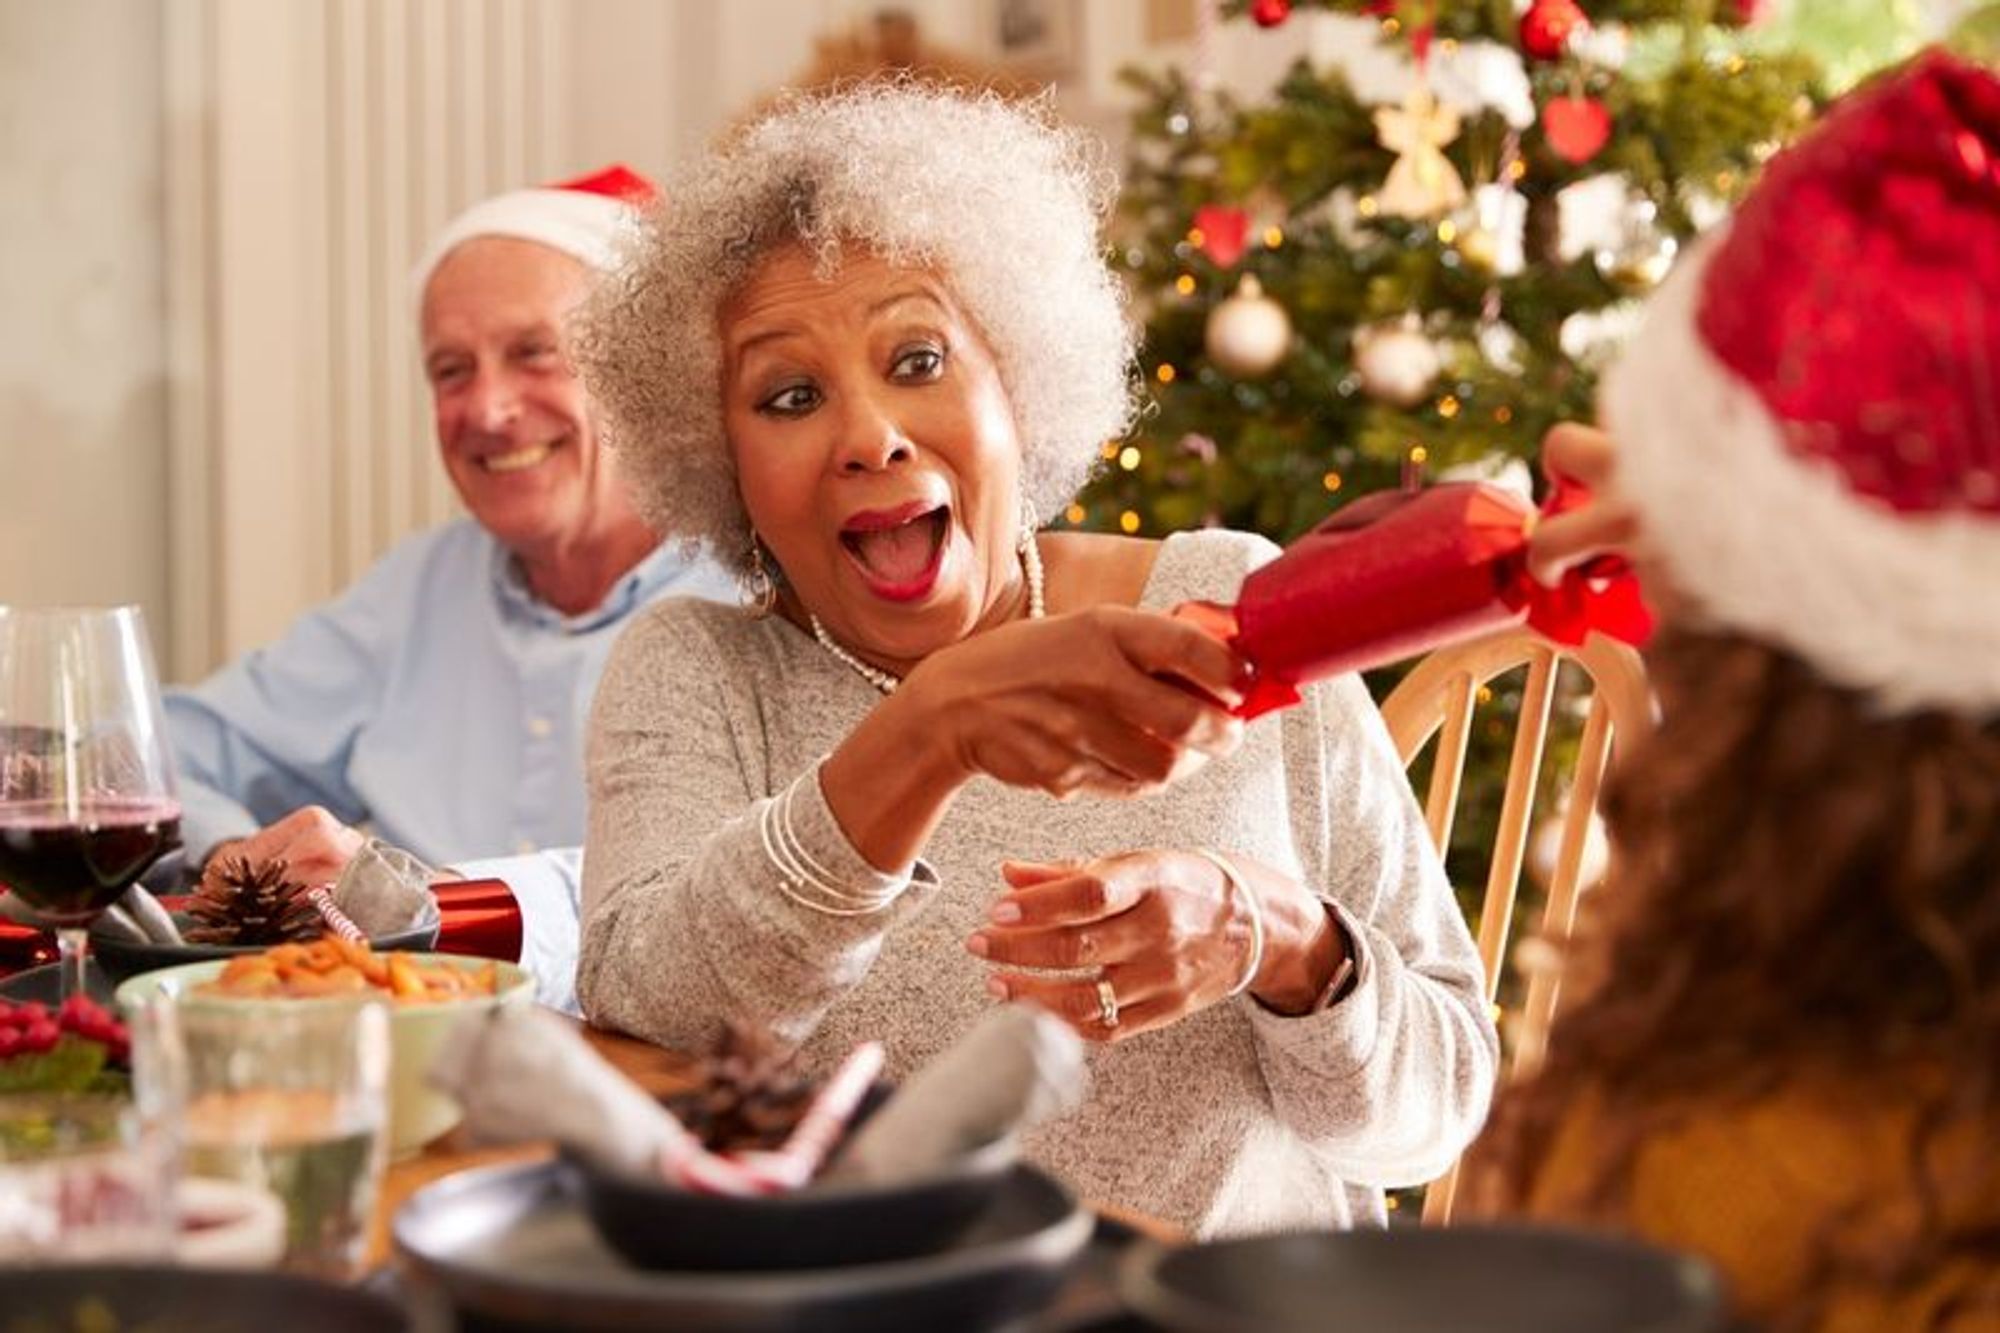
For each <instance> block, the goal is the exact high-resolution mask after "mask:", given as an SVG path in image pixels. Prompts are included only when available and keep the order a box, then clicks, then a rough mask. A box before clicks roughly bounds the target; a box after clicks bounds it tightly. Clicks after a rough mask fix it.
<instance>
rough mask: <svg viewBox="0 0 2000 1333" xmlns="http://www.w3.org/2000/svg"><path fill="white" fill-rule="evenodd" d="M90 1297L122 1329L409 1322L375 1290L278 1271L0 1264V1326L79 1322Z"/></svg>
mask: <svg viewBox="0 0 2000 1333" xmlns="http://www.w3.org/2000/svg"><path fill="white" fill-rule="evenodd" d="M92 1300H94V1301H98V1302H101V1303H103V1304H104V1305H107V1306H109V1307H110V1309H111V1311H112V1313H113V1314H114V1315H115V1316H116V1322H117V1327H119V1328H124V1329H150V1328H161V1329H168V1328H174V1329H200V1330H201V1333H270V1331H271V1330H272V1329H283V1330H284V1333H405V1330H407V1329H408V1328H409V1326H410V1322H409V1318H408V1316H407V1315H405V1314H404V1313H403V1311H402V1309H401V1307H400V1306H398V1305H396V1304H395V1303H393V1302H391V1301H389V1300H386V1299H384V1298H383V1297H381V1296H378V1295H375V1294H373V1293H371V1292H366V1291H360V1290H356V1289H354V1288H350V1287H336V1286H334V1285H332V1284H331V1283H326V1282H316V1281H314V1280H312V1279H311V1278H304V1277H290V1276H287V1275H285V1274H282V1273H253V1272H240V1271H234V1270H225V1269H214V1268H151V1267H137V1266H125V1265H97V1264H92V1265H87V1266H83V1267H73V1268H72V1267H58V1268H19V1269H6V1268H0V1311H4V1312H5V1325H4V1326H5V1327H8V1328H15V1327H33V1328H44V1327H53V1328H63V1329H67V1328H73V1327H80V1326H81V1325H79V1324H78V1323H77V1322H76V1308H77V1306H78V1305H79V1304H81V1303H83V1302H85V1301H92ZM91 1327H95V1325H91Z"/></svg>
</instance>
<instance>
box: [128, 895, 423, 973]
mask: <svg viewBox="0 0 2000 1333" xmlns="http://www.w3.org/2000/svg"><path fill="white" fill-rule="evenodd" d="M174 924H175V925H177V926H179V927H180V928H181V929H182V930H188V929H190V928H192V927H193V926H194V924H195V920H194V918H193V917H191V916H189V915H188V914H187V913H186V912H175V913H174ZM437 937H438V916H437V913H436V912H431V913H430V918H429V920H427V921H425V922H424V923H423V924H422V925H419V926H411V927H410V928H409V929H407V930H392V931H387V932H385V933H383V934H380V935H371V936H369V938H368V943H369V946H370V947H371V948H373V949H374V950H375V952H377V953H389V952H391V951H392V950H408V951H412V952H415V953H427V952H429V950H430V948H431V946H432V945H434V944H436V943H437ZM270 947H271V946H270V945H268V944H159V943H154V942H152V941H141V940H128V939H124V938H122V937H120V936H116V935H99V934H93V935H91V937H90V954H91V957H92V958H94V959H95V960H96V961H97V962H98V963H99V964H101V965H102V966H103V968H104V971H105V973H106V974H107V975H109V976H110V978H111V980H112V982H113V984H114V985H115V984H116V983H117V982H120V981H124V980H126V979H127V978H128V977H136V976H138V975H139V974H140V973H142V972H157V971H159V970H160V969H161V968H163V967H179V966H180V965H181V964H182V963H205V962H207V961H208V960H210V959H212V958H234V957H236V956H237V955H239V954H252V953H262V952H264V950H266V949H268V948H270Z"/></svg>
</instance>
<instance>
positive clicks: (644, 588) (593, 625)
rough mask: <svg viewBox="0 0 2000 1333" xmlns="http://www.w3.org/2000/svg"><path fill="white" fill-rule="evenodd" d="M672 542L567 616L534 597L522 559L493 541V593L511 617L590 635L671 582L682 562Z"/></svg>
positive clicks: (550, 627)
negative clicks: (592, 603) (594, 602)
mask: <svg viewBox="0 0 2000 1333" xmlns="http://www.w3.org/2000/svg"><path fill="white" fill-rule="evenodd" d="M669 545H670V543H667V542H661V543H660V544H659V545H658V546H655V547H654V548H653V549H652V550H651V551H649V552H647V554H646V558H645V559H643V560H641V561H640V562H639V563H638V564H636V565H634V566H632V568H630V569H628V570H626V571H625V573H624V575H623V576H622V577H620V578H619V580H618V581H617V582H616V583H614V584H612V585H611V591H609V592H607V593H605V594H604V600H603V601H601V602H599V603H598V604H597V605H596V606H593V607H592V608H590V609H589V610H588V611H580V612H578V613H577V614H576V615H573V616H571V615H564V614H563V613H562V612H561V611H558V610H557V609H556V608H555V607H553V606H550V605H549V604H548V603H547V602H544V601H543V600H542V599H541V598H539V597H537V596H535V594H534V590H533V589H531V588H529V587H528V578H527V575H526V574H524V573H522V571H521V562H520V561H518V560H516V559H515V558H514V553H513V552H511V551H509V550H508V549H507V548H506V547H504V546H502V545H501V544H500V543H499V542H497V541H496V542H494V543H493V560H492V574H493V587H494V592H495V594H496V595H497V596H498V598H499V600H500V609H501V611H502V613H503V614H505V615H506V616H507V617H508V618H509V619H513V620H519V621H523V622H525V623H528V624H531V625H535V626H537V627H539V628H542V629H553V630H560V631H562V632H563V633H565V634H588V633H589V632H590V631H592V630H594V629H600V628H602V627H603V626H605V625H609V624H612V623H614V622H616V621H618V620H620V619H622V618H624V617H625V616H626V615H629V614H630V613H631V612H632V611H633V610H634V609H635V608H637V607H638V606H639V605H641V604H642V603H644V602H645V601H647V600H648V599H650V598H651V596H652V594H653V593H654V592H656V591H657V590H659V589H660V588H662V587H664V586H665V585H666V584H667V583H669V582H670V581H671V580H672V579H673V576H674V574H675V573H676V572H677V571H678V569H679V566H680V562H679V561H678V560H677V559H676V558H675V556H674V554H673V553H672V552H671V551H670V550H668V549H667V548H668V546H669Z"/></svg>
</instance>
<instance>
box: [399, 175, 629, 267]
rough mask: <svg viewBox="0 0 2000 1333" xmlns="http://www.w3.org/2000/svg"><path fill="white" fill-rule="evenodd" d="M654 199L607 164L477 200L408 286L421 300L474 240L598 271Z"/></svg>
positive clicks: (436, 243)
mask: <svg viewBox="0 0 2000 1333" xmlns="http://www.w3.org/2000/svg"><path fill="white" fill-rule="evenodd" d="M658 198H659V190H658V188H657V187H656V186H655V185H654V184H653V182H651V181H649V180H647V179H646V178H645V177H644V176H641V175H640V174H639V173H638V172H636V171H633V170H632V169H631V168H630V167H627V166H624V165H622V164H613V165H612V166H608V167H605V168H604V169H603V170H602V171H594V172H592V173H590V174H589V175H587V176H578V177H577V178H576V179H575V180H567V181H558V182H557V183H555V184H554V185H539V186H535V187H533V188H531V189H526V190H512V191H509V192H508V193H506V194H500V195H495V196H494V197H492V198H491V199H482V200H480V201H479V202H478V203H476V204H474V205H473V206H472V207H470V208H468V209H466V210H465V211H464V212H463V213H460V214H459V215H458V216H457V217H455V218H453V219H452V220H451V221H450V222H447V223H446V224H445V225H444V230H443V231H440V232H439V233H438V235H437V238H436V239H435V240H433V241H432V242H431V244H430V248H429V249H428V250H426V251H424V257H423V258H422V259H420V260H418V261H417V266H416V267H415V268H414V269H413V270H411V274H410V276H411V278H412V280H413V281H412V284H411V285H412V286H413V287H414V288H415V290H416V293H417V298H418V299H419V300H422V299H423V291H424V284H426V283H428V282H429V281H430V278H431V274H432V273H433V272H435V271H436V269H437V266H438V265H439V264H441V263H443V262H444V257H445V256H446V255H448V254H450V253H451V252H452V250H453V249H454V248H456V247H457V246H459V245H461V244H463V243H464V242H466V241H469V240H471V239H472V238H474V237H475V236H511V237H514V238H516V239H518V240H523V241H535V242H538V243H540V244H542V245H546V246H548V247H549V248H550V249H552V250H560V251H562V252H563V253H564V254H566V255H571V256H574V257H575V258H577V259H580V260H582V261H583V262H584V263H585V264H586V265H588V266H589V267H590V268H592V269H594V270H597V271H599V272H602V271H604V270H606V269H609V268H610V267H611V265H612V263H613V261H614V260H615V259H616V257H617V254H618V245H619V242H620V241H621V239H623V237H624V236H625V234H626V230H627V229H628V228H629V227H631V226H632V224H633V222H634V221H635V220H636V218H637V217H638V214H639V213H640V212H641V211H643V210H644V209H646V208H647V207H649V206H650V205H651V204H652V203H653V202H654V201H655V200H657V199H658Z"/></svg>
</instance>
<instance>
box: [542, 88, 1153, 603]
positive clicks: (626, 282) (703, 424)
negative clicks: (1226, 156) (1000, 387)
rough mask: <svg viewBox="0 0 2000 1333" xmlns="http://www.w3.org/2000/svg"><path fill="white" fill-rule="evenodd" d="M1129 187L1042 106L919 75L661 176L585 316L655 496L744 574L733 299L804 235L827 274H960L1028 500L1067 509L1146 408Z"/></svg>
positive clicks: (679, 526) (637, 475) (828, 104)
mask: <svg viewBox="0 0 2000 1333" xmlns="http://www.w3.org/2000/svg"><path fill="white" fill-rule="evenodd" d="M1116 185H1117V181H1116V177H1115V176H1114V174H1113V173H1112V172H1111V171H1110V169H1109V168H1108V167H1107V166H1106V165H1105V164H1104V162H1103V152H1102V149H1101V147H1100V146H1099V145H1098V144H1097V143H1096V142H1095V141H1094V140H1092V139H1090V138H1088V137H1087V136H1085V135H1083V134H1081V133H1079V132H1077V131H1075V130H1071V129H1067V128H1064V127H1062V126H1059V125H1058V124H1056V123H1055V121H1054V120H1053V119H1052V117H1051V116H1050V114H1049V113H1048V111H1047V108H1046V107H1045V106H1040V105H1025V106H1024V105H1022V104H1020V103H1009V102H1005V101H1002V100H1001V99H999V98H998V97H995V96H991V95H979V96H975V95H969V94H966V93H962V92H951V91H946V90H943V89H939V88H931V87H925V86H923V85H921V84H915V83H910V82H906V81H905V82H893V83H879V82H878V83H871V84H863V85H859V86H855V87H850V88H847V89H844V90H841V91H838V92H834V93H830V94H821V95H814V96H801V97H797V98H794V99H791V100H789V101H786V102H783V103H780V104H779V105H778V106H777V107H776V108H775V109H773V110H772V111H770V112H769V113H767V114H766V115H764V116H763V117H761V118H760V119H759V120H757V121H756V122H754V123H752V124H751V125H750V126H749V127H747V128H746V129H744V130H743V131H742V132H741V133H740V134H738V135H737V136H735V137H734V138H732V139H731V140H730V141H729V142H728V143H727V144H726V145H725V146H723V147H721V148H718V149H716V150H714V151H713V152H711V153H710V154H708V155H707V156H705V157H703V158H702V159H700V160H698V161H696V162H695V163H693V164H692V165H691V167H690V168H688V169H687V170H685V171H683V172H682V173H681V178H680V180H679V181H678V182H676V183H674V184H671V185H670V186H669V187H668V188H667V189H666V190H665V191H664V193H663V199H664V201H665V202H664V204H663V205H662V206H661V207H659V208H657V209H655V210H654V211H653V212H652V213H651V214H650V215H649V216H648V218H647V220H646V223H645V225H644V228H643V230H642V233H641V235H640V236H639V237H638V239H637V241H636V242H635V244H634V247H633V249H632V251H631V252H630V253H629V254H628V255H627V256H626V260H627V262H626V263H624V264H623V265H622V266H621V268H620V269H619V271H618V274H617V275H616V276H615V277H613V278H609V279H607V280H606V281H605V282H604V283H602V284H601V285H600V286H599V287H598V288H597V290H596V291H595V292H594V293H593V295H592V297H591V299H590V300H589V301H588V302H587V303H586V305H585V306H584V308H583V309H582V310H581V311H580V312H579V316H578V319H577V321H576V324H575V327H574V329H573V333H574V346H575V356H576V361H577V365H578V366H579V368H580V369H581V371H582V373H583V375H584V378H585V381H586V382H587V383H588V385H589V387H590V391H591V393H592V395H593V396H594V398H595V399H596V401H597V404H598V407H599V408H600V410H601V411H602V412H603V414H604V417H605V426H606V429H607V434H608V436H609V438H610V440H611V442H612V443H613V444H614V446H615V447H616V448H617V449H618V451H619V455H620V459H621V466H622V467H623V469H624V472H625V475H626V476H627V478H628V479H629V480H630V482H631V484H632V486H633V488H634V492H635V495H636V498H637V500H638V503H639V506H640V509H641V512H643V513H644V514H645V516H646V517H647V519H648V520H649V521H650V522H651V523H652V524H653V526H654V527H655V528H656V529H657V530H658V531H660V532H661V533H662V534H663V535H665V536H666V537H668V538H670V539H678V540H680V541H683V542H694V541H701V542H705V543H706V544H707V545H708V547H709V549H710V551H711V552H712V553H713V554H714V555H715V556H716V558H718V559H719V560H721V561H722V562H723V563H724V564H726V565H728V566H730V567H731V568H733V569H734V570H736V572H737V573H738V574H739V575H741V574H746V573H747V571H748V569H749V559H750V524H749V519H748V518H747V517H746V516H745V514H744V510H743V502H742V500H741V498H740V496H739V494H738V491H737V485H736V472H735V465H734V462H733V460H732V457H731V454H730V450H729V445H728V441H727V440H726V439H725V437H724V434H723V424H722V384H721V380H722V343H721V335H720V330H719V327H718V318H717V312H718V311H719V309H720V308H721V306H722V304H723V302H724V301H725V300H726V299H727V298H728V296H729V295H730V294H731V293H732V292H733V291H735V290H736V289H737V288H738V287H739V286H740V285H741V284H742V283H743V281H744V280H745V279H746V278H747V277H748V276H749V275H750V273H751V271H752V269H753V268H754V267H755V266H756V264H757V262H758V260H759V259H760V258H762V257H763V256H765V255H767V254H769V253H770V252H771V251H773V250H774V249H777V248H781V247H784V246H787V245H792V244H799V245H803V246H804V247H805V248H806V249H807V250H808V251H809V252H810V253H812V254H814V255H815V256H816V257H817V259H818V261H819V263H820V265H821V266H822V268H823V269H824V270H825V271H827V272H829V273H831V272H832V270H833V269H834V267H835V266H836V265H837V263H838V261H839V257H840V251H841V249H842V247H843V246H846V245H855V246H859V247H861V248H863V249H866V250H869V251H872V252H874V253H875V254H878V255H880V256H881V257H882V258H884V259H886V260H888V261H889V262H890V263H892V264H898V265H908V266H912V267H923V268H928V269H930V270H932V271H933V272H936V273H937V274H938V275H939V276H940V277H941V279H942V280H943V281H944V282H945V284H946V285H947V286H948V287H949V289H950V290H951V292H952V295H953V297H954V298H955V299H956V300H957V301H958V302H959V304H960V305H961V307H962V308H963V309H964V310H965V311H966V312H967V314H968V315H969V316H970V317H971V319H972V320H973V322H974V323H975V324H976V325H977V326H978V328H979V330H980V332H981V334H982V335H984V337H985V338H986V340H987V342H988V343H989V344H990V345H991V347H992V349H993V352H994V355H995V358H996V360H997V362H998V365H999V369H1000V376H1001V382H1002V383H1003V384H1004V386H1005V387H1006V390H1007V393H1008V397H1009V399H1010V400H1011V402H1012V404H1013V409H1014V418H1015V424H1016V427H1017V428H1018V430H1019V431H1020V436H1021V440H1022V453H1023V458H1022V486H1023V489H1024V491H1025V498H1026V500H1027V502H1028V503H1029V504H1030V505H1032V506H1033V508H1034V511H1035V514H1036V515H1037V517H1038V518H1046V517H1047V516H1048V515H1050V514H1052V513H1054V512H1055V511H1056V510H1057V509H1058V508H1060V507H1061V506H1062V505H1064V504H1065V503H1067V502H1068V501H1069V499H1070V498H1071V497H1072V496H1073V495H1074V494H1075V493H1076V491H1077V490H1078V488H1080V487H1081V486H1082V485H1083V483H1084V481H1085V480H1086V479H1087V478H1088V476H1089V474H1090V471H1091V468H1092V467H1093V466H1094V465H1095V463H1096V461H1097V459H1098V457H1099V451H1100V449H1101V447H1102V446H1103V444H1104V442H1105V441H1107V440H1109V439H1112V438H1114V437H1116V436H1118V435H1121V434H1123V433H1124V430H1125V428H1126V426H1127V425H1128V424H1129V423H1130V421H1131V418H1132V412H1133V407H1134V401H1135V400H1134V390H1135V382H1134V377H1133V374H1132V367H1133V360H1134V353H1135V333H1134V328H1133V325H1132V322H1131V321H1130V320H1129V319H1128V318H1127V314H1126V309H1125V298H1124V292H1123V289H1122V288H1121V287H1120V286H1119V284H1118V282H1117V280H1116V278H1115V277H1114V276H1113V275H1112V273H1111V271H1110V269H1109V268H1108V267H1107V265H1106V264H1105V261H1104V257H1103V254H1102V252H1101V251H1100V249H1099V228H1100V225H1101V223H1102V222H1103V220H1104V218H1105V216H1106V213H1107V211H1108V209H1109V207H1110V204H1111V201H1112V197H1113V194H1114V192H1115V189H1116Z"/></svg>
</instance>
